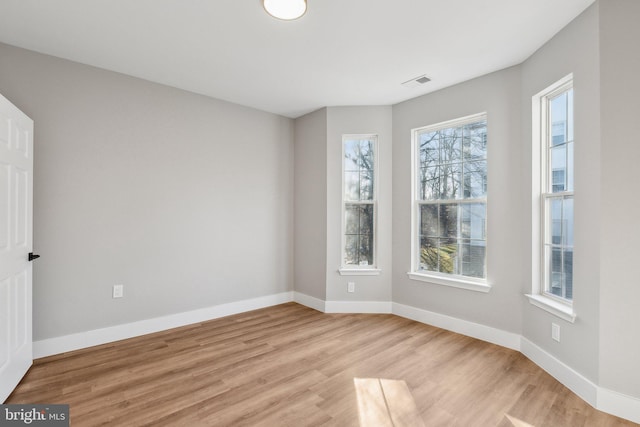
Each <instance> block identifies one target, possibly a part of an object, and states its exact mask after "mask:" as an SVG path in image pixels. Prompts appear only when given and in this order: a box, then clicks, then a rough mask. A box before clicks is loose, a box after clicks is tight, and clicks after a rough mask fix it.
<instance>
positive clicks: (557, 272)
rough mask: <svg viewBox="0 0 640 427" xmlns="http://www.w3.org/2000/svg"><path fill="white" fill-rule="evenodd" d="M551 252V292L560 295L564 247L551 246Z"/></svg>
mask: <svg viewBox="0 0 640 427" xmlns="http://www.w3.org/2000/svg"><path fill="white" fill-rule="evenodd" d="M549 250H550V252H551V254H550V255H551V257H550V262H551V266H550V268H549V270H548V271H549V275H550V277H549V292H551V293H552V294H554V295H557V296H559V297H561V296H563V295H562V249H560V248H555V247H553V248H551V247H550V248H549Z"/></svg>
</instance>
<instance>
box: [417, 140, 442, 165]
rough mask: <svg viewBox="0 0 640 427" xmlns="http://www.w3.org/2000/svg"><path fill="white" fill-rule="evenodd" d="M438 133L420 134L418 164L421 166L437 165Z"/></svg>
mask: <svg viewBox="0 0 640 427" xmlns="http://www.w3.org/2000/svg"><path fill="white" fill-rule="evenodd" d="M439 140H440V132H429V133H423V134H420V149H419V150H420V164H421V166H423V167H424V166H434V165H435V164H436V163H438V159H439V157H438V156H439V150H440V144H439Z"/></svg>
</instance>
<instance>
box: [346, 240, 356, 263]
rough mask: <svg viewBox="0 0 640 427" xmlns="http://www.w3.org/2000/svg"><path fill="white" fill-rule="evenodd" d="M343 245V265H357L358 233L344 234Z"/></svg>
mask: <svg viewBox="0 0 640 427" xmlns="http://www.w3.org/2000/svg"><path fill="white" fill-rule="evenodd" d="M344 246H345V247H344V263H345V265H358V235H357V234H354V235H347V236H345V245H344Z"/></svg>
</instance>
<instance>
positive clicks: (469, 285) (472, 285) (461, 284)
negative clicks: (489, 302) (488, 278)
mask: <svg viewBox="0 0 640 427" xmlns="http://www.w3.org/2000/svg"><path fill="white" fill-rule="evenodd" d="M407 274H408V275H409V278H410V279H412V280H418V281H420V282H428V283H435V284H436V285H442V286H451V287H453V288H459V289H466V290H468V291H475V292H484V293H487V292H489V291H490V290H491V285H489V284H488V283H486V282H484V281H480V280H478V281H474V280H465V279H459V278H455V279H454V278H449V277H440V276H435V275H430V274H424V273H416V272H410V273H407Z"/></svg>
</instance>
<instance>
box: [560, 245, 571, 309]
mask: <svg viewBox="0 0 640 427" xmlns="http://www.w3.org/2000/svg"><path fill="white" fill-rule="evenodd" d="M562 256H563V272H562V273H563V275H562V282H563V283H562V284H563V286H564V298H567V299H573V249H570V248H569V249H565V250H564V252H563V254H562Z"/></svg>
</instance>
